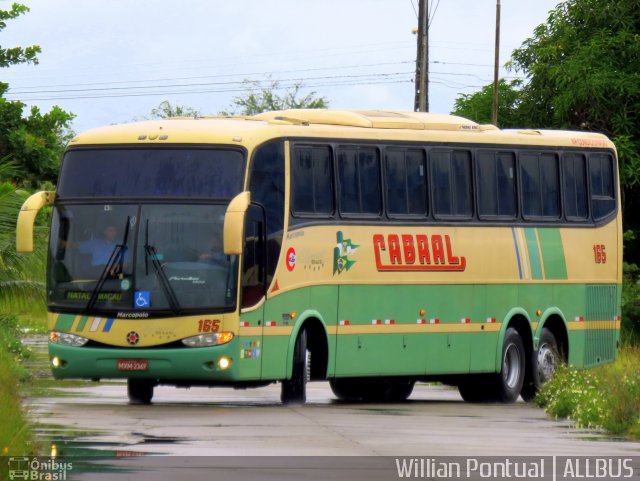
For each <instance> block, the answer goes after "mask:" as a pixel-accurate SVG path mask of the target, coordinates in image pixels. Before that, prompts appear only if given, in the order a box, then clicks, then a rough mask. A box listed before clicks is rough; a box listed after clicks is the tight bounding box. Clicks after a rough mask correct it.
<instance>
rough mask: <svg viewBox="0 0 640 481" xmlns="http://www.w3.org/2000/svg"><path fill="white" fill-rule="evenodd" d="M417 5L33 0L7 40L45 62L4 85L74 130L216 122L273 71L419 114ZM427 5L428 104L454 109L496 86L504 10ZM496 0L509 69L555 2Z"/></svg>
mask: <svg viewBox="0 0 640 481" xmlns="http://www.w3.org/2000/svg"><path fill="white" fill-rule="evenodd" d="M417 1H418V0H324V1H315V2H311V1H307V0H297V1H294V0H279V1H275V0H225V1H218V0H209V1H205V0H179V1H177V0H153V1H151V0H24V1H23V2H22V3H24V4H26V5H27V6H28V7H30V9H31V12H30V13H27V14H26V15H24V16H22V17H20V18H18V19H15V20H9V21H8V25H7V28H6V29H5V30H3V31H2V32H1V33H0V45H2V47H13V46H18V45H20V46H28V45H33V44H36V45H40V46H41V47H42V54H40V56H39V59H40V64H39V65H37V66H23V65H21V66H14V67H11V68H8V69H3V70H2V71H1V72H0V80H2V81H4V82H8V83H9V84H10V87H11V90H10V92H9V94H8V95H7V97H8V98H9V99H12V100H14V99H15V100H17V99H20V100H23V101H24V102H26V103H27V104H29V105H38V106H39V107H40V108H41V109H43V110H48V109H49V108H50V107H51V106H52V105H59V106H61V107H62V108H64V109H65V110H68V111H71V112H73V113H75V114H76V119H75V120H74V123H73V128H74V130H76V131H77V132H80V131H83V130H86V129H88V128H92V127H97V126H101V125H106V124H113V123H119V122H128V121H131V120H132V119H134V118H141V117H144V116H145V115H148V114H149V112H150V110H151V109H152V108H153V107H155V106H157V105H158V104H159V103H160V102H161V101H163V100H169V101H171V102H172V103H174V104H175V103H177V104H180V105H185V106H190V107H194V108H196V109H198V110H199V111H200V112H201V113H202V114H203V115H207V114H217V113H219V112H220V111H222V110H225V109H228V108H229V106H230V105H231V101H232V99H233V97H234V96H237V95H240V94H241V93H242V88H243V87H242V84H241V82H242V80H244V79H251V80H256V81H263V82H264V81H265V80H266V79H267V78H268V76H270V77H271V78H272V79H274V80H279V81H280V82H281V84H282V85H283V86H287V85H291V84H293V83H295V82H299V81H301V82H303V83H304V84H305V85H306V86H307V88H306V89H305V91H304V93H308V92H309V91H315V92H316V95H318V96H324V97H326V98H327V99H328V100H329V102H330V106H331V107H333V108H349V109H373V108H382V109H397V110H412V109H413V98H414V86H413V83H412V80H413V77H414V70H415V51H416V37H415V35H413V34H412V29H413V28H414V27H416V26H417V14H416V10H417ZM432 2H433V3H432V8H433V10H434V11H435V14H434V15H433V16H432V24H431V29H430V60H431V62H430V71H431V73H430V79H431V83H430V110H431V111H432V112H438V113H448V112H449V111H450V110H451V109H452V107H453V102H454V100H455V99H456V98H457V97H458V96H459V95H460V93H471V92H474V91H476V90H478V89H479V88H480V87H482V86H483V85H486V84H488V83H491V81H492V77H493V45H494V35H495V5H496V2H495V0H432ZM501 3H502V28H501V49H500V51H501V53H500V61H501V63H502V64H503V63H504V62H505V61H507V60H508V59H509V56H510V54H511V51H512V50H513V49H514V48H516V47H518V46H520V44H521V43H522V42H523V41H524V40H525V39H527V38H528V37H530V36H531V35H532V32H533V29H534V28H535V27H536V26H537V25H539V24H540V23H544V22H545V21H546V18H547V15H548V12H549V10H551V9H553V8H554V7H555V5H556V4H557V3H558V0H502V2H501ZM10 5H11V1H8V0H0V8H1V9H5V10H6V9H9V8H10ZM436 6H437V9H436ZM501 75H503V76H508V77H513V76H516V75H518V73H516V72H506V71H504V70H502V73H501Z"/></svg>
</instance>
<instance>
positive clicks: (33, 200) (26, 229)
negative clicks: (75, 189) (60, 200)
mask: <svg viewBox="0 0 640 481" xmlns="http://www.w3.org/2000/svg"><path fill="white" fill-rule="evenodd" d="M55 197H56V193H55V192H45V191H42V192H36V193H35V194H33V195H32V196H30V197H29V198H28V199H27V200H25V202H24V204H22V207H21V208H20V213H19V214H18V222H17V223H16V251H18V252H23V253H26V252H33V225H34V223H35V221H36V215H37V214H38V211H39V210H40V209H42V208H43V207H44V206H45V205H52V204H53V201H54V200H55Z"/></svg>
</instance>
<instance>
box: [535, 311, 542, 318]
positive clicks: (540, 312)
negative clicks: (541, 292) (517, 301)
mask: <svg viewBox="0 0 640 481" xmlns="http://www.w3.org/2000/svg"><path fill="white" fill-rule="evenodd" d="M536 314H537V315H538V317H540V316H541V315H542V309H538V310H537V311H536Z"/></svg>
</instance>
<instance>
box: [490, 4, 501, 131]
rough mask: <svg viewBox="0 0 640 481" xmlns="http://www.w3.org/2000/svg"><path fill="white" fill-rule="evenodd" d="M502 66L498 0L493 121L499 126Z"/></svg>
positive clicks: (498, 5) (497, 6) (498, 6)
mask: <svg viewBox="0 0 640 481" xmlns="http://www.w3.org/2000/svg"><path fill="white" fill-rule="evenodd" d="M499 68H500V0H496V51H495V61H494V65H493V105H492V108H491V123H493V125H495V126H496V127H497V126H498V70H499Z"/></svg>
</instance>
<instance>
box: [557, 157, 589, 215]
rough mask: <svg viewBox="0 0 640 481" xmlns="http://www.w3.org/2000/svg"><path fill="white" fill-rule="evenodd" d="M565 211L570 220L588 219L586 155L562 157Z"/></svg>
mask: <svg viewBox="0 0 640 481" xmlns="http://www.w3.org/2000/svg"><path fill="white" fill-rule="evenodd" d="M562 165H563V166H562V169H563V178H564V180H563V185H564V211H565V215H566V216H567V218H568V219H569V220H571V219H573V220H580V219H586V218H587V216H588V215H589V210H588V207H587V167H586V163H585V158H584V155H582V154H565V155H563V156H562Z"/></svg>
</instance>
